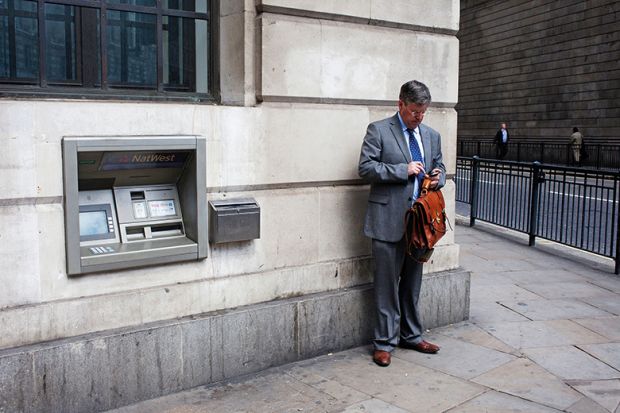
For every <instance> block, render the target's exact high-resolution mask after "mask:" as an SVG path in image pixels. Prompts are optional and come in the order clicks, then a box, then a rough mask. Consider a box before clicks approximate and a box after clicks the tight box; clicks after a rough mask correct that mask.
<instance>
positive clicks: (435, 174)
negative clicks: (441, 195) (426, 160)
mask: <svg viewBox="0 0 620 413" xmlns="http://www.w3.org/2000/svg"><path fill="white" fill-rule="evenodd" d="M428 176H429V177H430V178H431V188H433V189H434V188H437V185H439V178H441V169H439V168H435V169H433V170H432V171H431V173H429V174H428Z"/></svg>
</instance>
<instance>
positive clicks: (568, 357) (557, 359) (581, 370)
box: [524, 346, 620, 380]
mask: <svg viewBox="0 0 620 413" xmlns="http://www.w3.org/2000/svg"><path fill="white" fill-rule="evenodd" d="M524 353H525V354H526V355H527V356H528V357H529V358H530V359H532V360H533V361H534V362H536V363H537V364H539V365H540V366H542V367H544V368H545V369H546V370H548V371H549V372H551V373H552V374H555V375H556V376H558V377H560V378H562V379H564V380H607V379H616V378H620V371H618V370H616V369H614V368H612V367H609V366H608V365H607V364H605V363H603V362H601V361H599V360H597V359H596V358H594V357H592V356H591V355H589V354H587V353H586V352H584V351H581V350H579V349H577V348H575V347H573V346H559V347H545V348H530V349H525V350H524Z"/></svg>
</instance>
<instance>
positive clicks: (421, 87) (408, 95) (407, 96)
mask: <svg viewBox="0 0 620 413" xmlns="http://www.w3.org/2000/svg"><path fill="white" fill-rule="evenodd" d="M398 98H399V99H400V100H402V101H403V102H405V104H407V105H409V104H411V103H413V104H416V105H428V104H430V103H431V92H430V90H428V87H426V85H425V84H424V83H422V82H418V81H417V80H410V81H409V82H407V83H405V84H404V85H402V86H401V87H400V94H399V95H398Z"/></svg>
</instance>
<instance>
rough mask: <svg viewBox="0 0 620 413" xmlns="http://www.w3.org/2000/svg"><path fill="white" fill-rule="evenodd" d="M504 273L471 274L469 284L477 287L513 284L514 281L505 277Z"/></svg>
mask: <svg viewBox="0 0 620 413" xmlns="http://www.w3.org/2000/svg"><path fill="white" fill-rule="evenodd" d="M506 274H508V273H506V272H496V273H487V272H472V273H471V277H470V282H471V284H472V286H474V287H478V286H479V285H498V284H513V285H514V284H515V282H514V280H512V279H511V278H508V277H507V276H506Z"/></svg>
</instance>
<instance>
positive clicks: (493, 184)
mask: <svg viewBox="0 0 620 413" xmlns="http://www.w3.org/2000/svg"><path fill="white" fill-rule="evenodd" d="M455 182H456V200H457V201H460V202H465V203H468V204H470V206H471V207H470V225H471V226H473V225H474V224H475V222H476V220H481V221H486V222H490V223H492V224H496V225H500V226H503V227H506V228H511V229H513V230H516V231H520V232H523V233H526V234H529V243H530V245H534V243H535V239H536V237H539V238H543V239H547V240H550V241H555V242H559V243H561V244H565V245H569V246H571V247H575V248H579V249H582V250H585V251H589V252H592V253H595V254H598V255H602V256H605V257H610V258H613V259H615V261H616V266H615V273H616V274H620V220H619V219H618V208H619V206H620V173H619V172H617V171H601V170H596V169H588V168H572V167H563V166H557V165H549V164H541V163H539V162H533V163H525V162H514V161H499V160H495V159H481V158H478V157H462V156H459V157H457V168H456V175H455Z"/></svg>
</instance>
